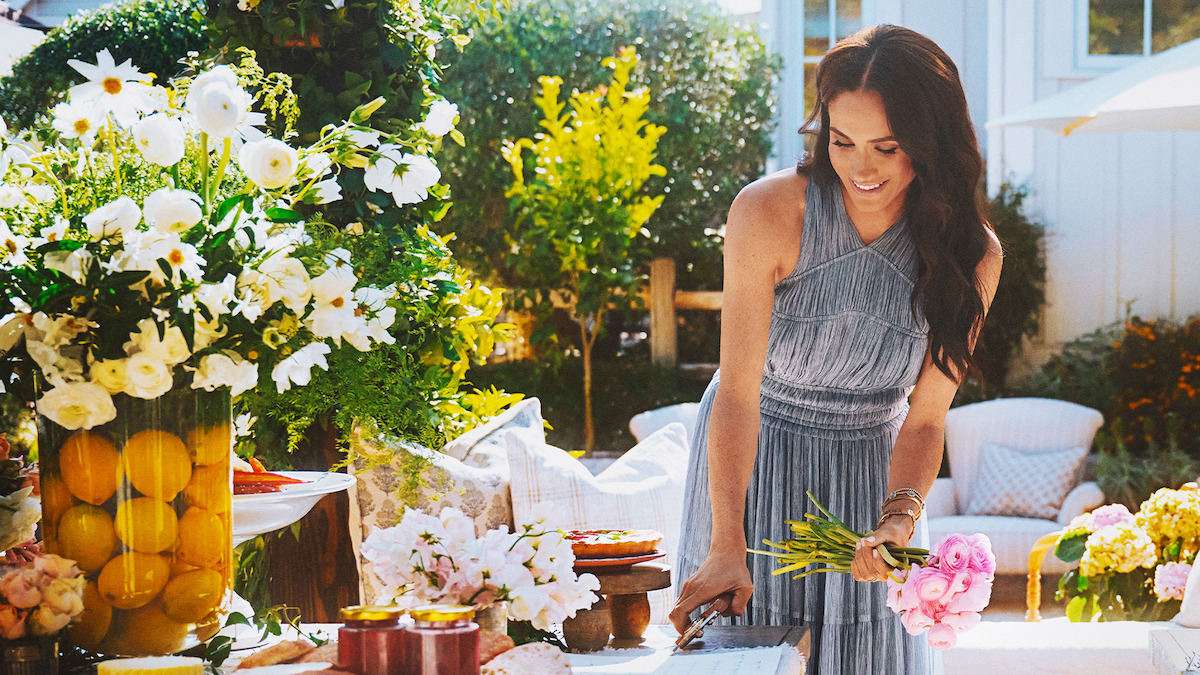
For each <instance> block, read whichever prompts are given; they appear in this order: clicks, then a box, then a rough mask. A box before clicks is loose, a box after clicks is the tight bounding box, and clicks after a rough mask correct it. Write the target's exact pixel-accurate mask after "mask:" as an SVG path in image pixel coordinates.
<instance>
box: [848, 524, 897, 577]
mask: <svg viewBox="0 0 1200 675" xmlns="http://www.w3.org/2000/svg"><path fill="white" fill-rule="evenodd" d="M909 523H910V521H909V519H908V518H907V517H904V516H892V517H891V518H888V519H887V520H885V521H883V525H881V526H880V527H879V529H877V530H875V531H874V532H872V533H870V534H868V535H867V536H865V537H863V538H862V539H859V540H858V543H857V544H855V545H854V548H855V553H854V560H853V561H852V562H851V563H850V572H851V573H852V574H853V575H854V578H855V579H856V580H858V581H883V580H885V579H887V575H888V573H889V572H891V571H892V569H893V568H892V566H891V565H889V564H887V563H886V562H884V560H883V556H881V555H879V551H877V550H875V547H877V546H879V545H881V544H888V545H889V547H892V548H904V547H907V546H908V542H909V540H910V539H912V530H910V529H909Z"/></svg>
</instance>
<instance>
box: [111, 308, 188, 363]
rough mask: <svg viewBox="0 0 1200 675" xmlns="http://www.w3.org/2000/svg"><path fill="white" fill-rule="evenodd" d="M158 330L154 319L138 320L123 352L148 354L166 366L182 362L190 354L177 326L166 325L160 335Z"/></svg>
mask: <svg viewBox="0 0 1200 675" xmlns="http://www.w3.org/2000/svg"><path fill="white" fill-rule="evenodd" d="M158 331H159V325H158V324H157V323H155V321H154V319H142V320H141V321H139V322H138V330H137V332H136V333H132V334H130V336H129V338H130V339H129V342H126V343H125V353H127V354H129V355H130V356H132V355H134V354H137V353H145V354H149V355H151V356H153V357H154V358H156V359H158V360H160V361H163V362H165V363H166V364H167V365H168V366H174V365H178V364H180V363H183V362H184V361H186V360H187V358H188V357H189V356H191V355H192V353H191V352H190V351H189V350H188V347H187V340H185V339H184V337H183V331H182V330H180V328H179V326H167V329H166V330H165V331H163V334H162V336H161V337H160V336H159V334H158Z"/></svg>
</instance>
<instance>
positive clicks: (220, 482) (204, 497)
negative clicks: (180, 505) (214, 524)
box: [183, 457, 233, 513]
mask: <svg viewBox="0 0 1200 675" xmlns="http://www.w3.org/2000/svg"><path fill="white" fill-rule="evenodd" d="M225 460H226V461H223V462H217V463H216V464H210V465H208V466H197V467H196V468H195V469H193V470H192V480H191V481H190V482H189V483H188V484H187V487H186V488H184V489H183V496H184V498H185V499H187V504H188V506H198V507H200V508H202V509H208V510H209V511H212V512H214V513H228V511H229V509H230V508H232V506H233V488H232V487H231V485H232V483H231V481H230V473H229V461H228V460H229V458H228V457H226V458H225Z"/></svg>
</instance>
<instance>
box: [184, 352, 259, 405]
mask: <svg viewBox="0 0 1200 675" xmlns="http://www.w3.org/2000/svg"><path fill="white" fill-rule="evenodd" d="M257 385H258V366H257V365H255V364H254V363H253V362H251V361H246V360H245V359H242V358H241V357H240V356H238V355H237V354H236V353H234V352H228V353H225V354H209V355H207V356H205V357H204V358H202V359H200V367H199V368H197V369H196V375H195V377H194V378H193V379H192V389H204V390H205V391H216V390H217V389H218V388H220V387H229V388H230V395H232V396H237V395H239V394H241V393H242V392H245V391H249V390H251V389H253V388H254V387H255V386H257Z"/></svg>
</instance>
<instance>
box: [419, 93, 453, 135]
mask: <svg viewBox="0 0 1200 675" xmlns="http://www.w3.org/2000/svg"><path fill="white" fill-rule="evenodd" d="M457 117H458V106H457V105H454V104H453V103H451V102H449V101H447V100H445V99H438V100H436V101H434V102H433V105H431V106H429V114H428V115H427V116H426V117H425V120H424V121H423V122H421V123H420V124H418V125H417V127H418V128H420V129H424V130H425V131H427V132H429V134H431V135H433V136H436V137H438V138H441V137H442V136H445V135H446V134H448V133H450V130H451V129H453V128H454V120H455V118H457Z"/></svg>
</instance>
